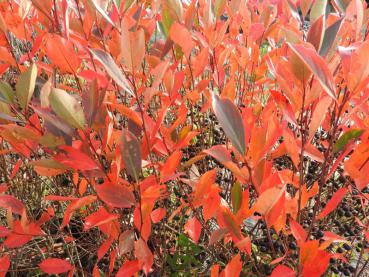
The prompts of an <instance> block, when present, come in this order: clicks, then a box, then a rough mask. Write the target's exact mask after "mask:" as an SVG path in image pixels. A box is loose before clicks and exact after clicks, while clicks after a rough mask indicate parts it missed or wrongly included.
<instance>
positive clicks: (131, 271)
mask: <svg viewBox="0 0 369 277" xmlns="http://www.w3.org/2000/svg"><path fill="white" fill-rule="evenodd" d="M139 270H140V264H139V262H138V260H134V261H126V262H125V263H124V265H122V267H121V268H120V269H119V271H118V272H117V275H116V276H117V277H128V276H132V275H135V274H136V273H137V272H138V271H139Z"/></svg>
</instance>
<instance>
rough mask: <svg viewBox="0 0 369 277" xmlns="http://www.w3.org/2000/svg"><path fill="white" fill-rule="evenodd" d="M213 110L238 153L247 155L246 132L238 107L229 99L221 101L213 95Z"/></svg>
mask: <svg viewBox="0 0 369 277" xmlns="http://www.w3.org/2000/svg"><path fill="white" fill-rule="evenodd" d="M212 104H213V110H214V113H215V115H216V116H217V118H218V120H219V124H220V126H222V128H223V130H224V132H225V133H226V135H227V136H228V138H229V139H230V140H231V142H232V144H233V146H234V147H235V148H236V149H237V151H238V152H239V153H240V154H242V155H245V153H246V144H245V130H244V127H243V121H242V117H241V114H240V112H239V111H238V109H237V107H236V105H235V104H234V103H233V102H232V101H231V100H229V99H228V98H225V99H221V98H219V96H217V95H216V94H214V93H213V101H212Z"/></svg>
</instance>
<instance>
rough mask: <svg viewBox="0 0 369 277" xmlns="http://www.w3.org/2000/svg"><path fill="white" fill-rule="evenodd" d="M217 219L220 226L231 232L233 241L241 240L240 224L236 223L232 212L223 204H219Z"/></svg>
mask: <svg viewBox="0 0 369 277" xmlns="http://www.w3.org/2000/svg"><path fill="white" fill-rule="evenodd" d="M217 221H218V224H219V226H220V227H221V228H227V230H228V231H229V232H230V233H231V235H232V239H233V240H234V242H236V243H237V242H238V241H240V240H242V233H241V229H240V226H239V225H238V224H237V221H236V218H235V216H234V215H233V213H232V212H231V211H230V210H229V209H228V208H227V207H225V206H221V207H220V209H219V211H218V214H217Z"/></svg>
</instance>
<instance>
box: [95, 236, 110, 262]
mask: <svg viewBox="0 0 369 277" xmlns="http://www.w3.org/2000/svg"><path fill="white" fill-rule="evenodd" d="M112 243H113V239H111V238H108V239H107V240H106V241H104V242H103V243H102V244H101V245H100V247H99V249H98V250H97V260H98V261H100V260H101V258H102V257H104V255H105V254H106V252H108V250H109V248H110V246H111V244H112Z"/></svg>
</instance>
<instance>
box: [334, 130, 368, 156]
mask: <svg viewBox="0 0 369 277" xmlns="http://www.w3.org/2000/svg"><path fill="white" fill-rule="evenodd" d="M363 132H364V130H360V129H353V130H350V131H347V132H346V133H344V134H343V135H342V136H341V137H340V138H339V139H338V140H337V142H336V144H335V145H334V146H333V152H334V153H337V152H339V151H341V150H342V149H343V148H344V147H345V145H346V144H347V143H349V142H350V141H351V140H354V139H357V138H358V137H360V136H361V134H362V133H363Z"/></svg>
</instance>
